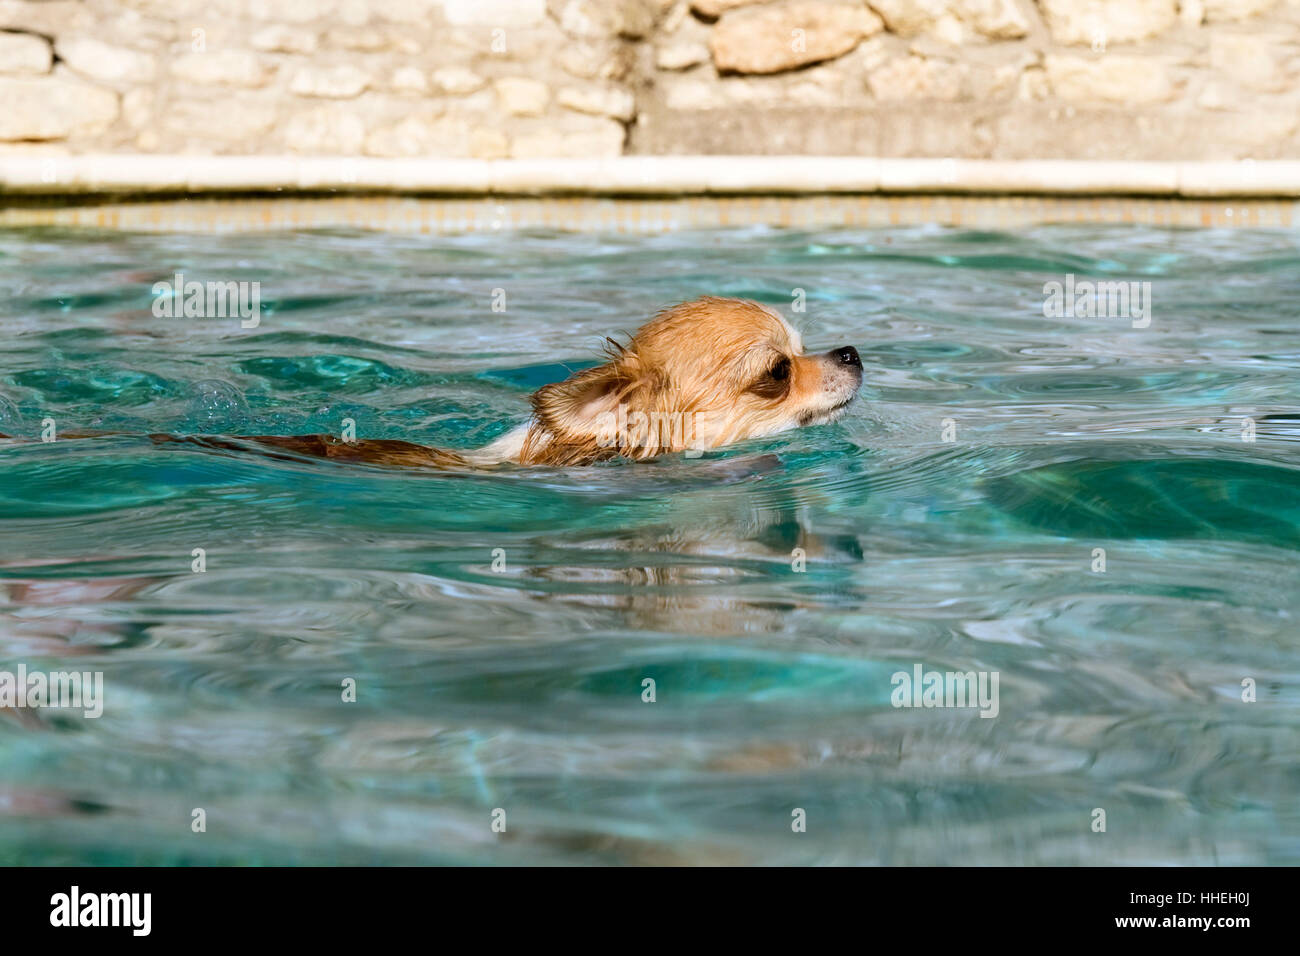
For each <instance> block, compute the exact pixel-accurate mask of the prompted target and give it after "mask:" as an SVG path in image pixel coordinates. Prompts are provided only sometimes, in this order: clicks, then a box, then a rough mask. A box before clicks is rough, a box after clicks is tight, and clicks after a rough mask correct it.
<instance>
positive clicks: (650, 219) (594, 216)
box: [0, 195, 1300, 235]
mask: <svg viewBox="0 0 1300 956" xmlns="http://www.w3.org/2000/svg"><path fill="white" fill-rule="evenodd" d="M1297 205H1298V204H1297V202H1296V201H1295V200H1246V199H1239V200H1186V199H1143V198H1130V197H1061V196H945V195H921V196H879V195H870V196H743V197H742V196H689V197H681V198H665V199H639V198H617V199H616V198H601V197H493V198H444V197H437V198H431V197H415V196H400V195H381V196H290V197H284V198H276V199H268V198H266V197H261V196H257V197H239V198H210V197H196V198H193V199H170V198H168V199H157V198H149V199H141V200H136V201H121V200H117V199H114V200H101V201H91V202H79V203H69V202H68V201H67V200H64V199H60V198H56V197H50V198H49V199H47V200H44V201H39V202H30V201H28V202H24V203H21V204H16V205H5V204H4V203H3V199H0V227H14V226H62V227H95V228H101V229H115V230H125V231H137V232H185V231H197V232H257V231H265V230H281V229H286V230H287V229H335V228H357V229H375V230H381V231H388V232H394V233H406V234H435V235H437V234H451V233H464V232H494V231H512V230H520V229H523V230H528V229H540V230H561V231H591V232H614V233H632V234H646V233H661V232H671V231H675V230H679V229H710V228H728V227H730V228H735V227H745V226H771V227H776V228H791V229H823V228H833V227H848V228H870V227H877V226H907V225H921V224H930V223H933V224H940V225H951V226H964V227H968V228H975V229H1005V228H1013V227H1018V226H1030V225H1037V224H1042V223H1140V224H1146V225H1154V226H1175V227H1213V228H1220V227H1258V228H1291V227H1293V226H1294V225H1295V224H1297V223H1298V222H1300V211H1298V210H1297Z"/></svg>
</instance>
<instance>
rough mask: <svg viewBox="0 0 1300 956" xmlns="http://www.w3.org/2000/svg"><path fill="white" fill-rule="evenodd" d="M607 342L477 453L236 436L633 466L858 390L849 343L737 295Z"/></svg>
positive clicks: (808, 418)
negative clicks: (821, 342) (811, 342)
mask: <svg viewBox="0 0 1300 956" xmlns="http://www.w3.org/2000/svg"><path fill="white" fill-rule="evenodd" d="M606 341H607V355H606V359H607V360H606V361H605V362H603V363H602V364H600V365H597V366H595V367H593V368H588V369H584V370H583V371H580V372H577V373H575V374H574V375H572V376H570V377H569V378H567V379H565V380H564V381H562V382H556V383H554V384H551V385H545V386H543V387H542V388H540V389H538V390H537V392H535V393H534V394H533V396H532V399H531V404H532V415H531V417H530V418H529V419H528V421H527V422H525V423H523V424H522V425H519V426H518V427H517V428H515V429H513V430H511V431H510V432H508V433H507V434H505V435H503V436H502V437H501V438H499V439H497V440H496V441H494V442H492V443H491V444H490V445H488V446H487V447H485V448H482V449H478V450H476V451H467V452H453V451H446V450H443V449H436V448H427V447H425V446H423V445H417V444H414V443H412V442H404V441H395V440H384V439H379V440H375V439H372V440H356V441H345V440H343V439H341V438H336V437H334V436H330V435H298V436H289V437H282V436H272V435H259V436H252V437H250V438H246V439H245V440H247V441H254V442H257V443H259V444H261V445H264V446H272V447H276V448H283V449H285V450H287V451H291V452H296V453H298V454H304V455H310V456H313V457H324V458H338V459H343V460H349V461H363V462H371V463H376V464H389V465H425V466H434V467H449V466H485V465H496V464H504V463H515V464H520V465H550V466H579V465H590V464H594V463H596V462H600V461H608V460H611V459H615V458H624V459H631V460H633V461H642V460H645V459H648V458H653V457H655V456H657V455H662V454H667V453H670V452H687V453H688V454H689V453H702V452H703V451H705V450H707V449H712V448H720V447H722V446H724V445H729V444H732V443H734V442H738V441H743V440H745V439H748V438H762V437H765V436H768V435H775V434H777V433H779V432H783V431H786V430H787V429H791V428H798V427H800V426H803V425H819V424H824V423H826V422H832V421H834V420H835V419H837V418H839V417H840V416H841V415H843V414H844V412H845V410H846V409H847V408H848V406H849V404H850V403H851V402H852V401H853V399H854V397H855V396H856V395H857V392H858V388H859V387H860V386H861V384H862V360H861V359H860V358H859V357H858V352H857V349H855V348H854V347H853V346H851V345H844V346H840V347H838V348H833V349H831V350H830V351H828V352H822V353H820V354H816V355H807V354H805V353H804V349H803V342H802V340H801V337H800V335H799V332H798V331H797V330H796V329H795V328H794V327H793V326H791V325H790V323H789V322H787V321H786V320H785V319H784V318H783V317H782V316H781V314H780V313H779V312H777V311H776V310H775V309H771V308H768V307H767V306H765V305H760V304H759V303H757V302H751V301H748V300H745V299H726V298H718V297H716V296H704V297H702V298H699V299H695V300H694V301H691V302H684V303H682V304H680V305H675V306H673V307H672V308H669V309H665V310H664V311H662V312H660V313H659V314H658V315H656V316H655V317H654V318H653V319H651V320H650V321H649V322H648V323H646V324H645V325H644V326H642V327H641V329H640V330H639V331H638V332H637V333H636V334H635V335H633V336H632V338H631V340H630V341H629V342H628V343H627V344H626V345H620V344H619V343H617V342H615V341H614V340H613V339H607V340H606ZM158 437H159V438H163V437H165V436H158ZM185 440H187V441H192V440H195V439H185ZM201 441H203V442H204V443H205V444H211V443H213V441H214V440H213V439H201Z"/></svg>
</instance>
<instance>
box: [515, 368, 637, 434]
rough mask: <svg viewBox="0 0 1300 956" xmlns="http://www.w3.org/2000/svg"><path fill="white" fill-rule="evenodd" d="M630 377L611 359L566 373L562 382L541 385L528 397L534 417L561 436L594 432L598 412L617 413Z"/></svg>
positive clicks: (602, 414)
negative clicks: (530, 397) (581, 369)
mask: <svg viewBox="0 0 1300 956" xmlns="http://www.w3.org/2000/svg"><path fill="white" fill-rule="evenodd" d="M634 387H635V385H634V380H633V379H631V378H630V377H629V376H627V375H626V374H624V373H623V371H622V370H621V369H620V368H619V367H618V366H617V365H616V363H614V362H607V363H606V364H604V365H597V366H596V367H595V368H589V369H584V370H583V371H581V372H578V373H576V374H574V375H570V376H569V377H568V378H566V379H565V380H564V381H563V382H555V383H554V384H551V385H543V386H542V387H541V388H539V389H538V390H537V391H536V392H535V393H534V394H533V397H532V404H533V412H534V413H535V414H536V415H537V420H538V421H539V422H540V423H541V424H542V425H543V426H544V427H545V428H546V429H547V431H549V432H550V433H551V434H552V435H555V436H556V437H557V438H560V439H561V440H572V439H578V438H581V437H584V436H586V435H587V434H588V433H592V434H594V432H595V427H596V425H597V423H598V422H599V421H600V420H601V419H602V416H607V415H617V414H618V406H619V404H620V402H623V401H625V400H626V399H627V394H628V392H630V391H631V390H632V389H633V388H634Z"/></svg>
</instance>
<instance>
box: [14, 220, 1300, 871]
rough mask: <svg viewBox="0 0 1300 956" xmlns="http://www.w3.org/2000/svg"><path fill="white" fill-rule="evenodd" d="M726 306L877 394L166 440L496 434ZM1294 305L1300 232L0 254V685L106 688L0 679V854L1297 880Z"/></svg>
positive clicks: (478, 430)
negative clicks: (376, 460) (207, 308)
mask: <svg viewBox="0 0 1300 956" xmlns="http://www.w3.org/2000/svg"><path fill="white" fill-rule="evenodd" d="M177 272H181V273H183V274H184V276H185V277H186V279H187V280H189V279H194V280H199V281H221V282H227V281H236V282H239V281H247V282H257V283H259V284H260V299H261V312H260V322H259V324H258V325H257V326H256V327H251V328H243V327H241V323H240V320H239V319H238V318H237V317H236V318H221V317H208V318H202V317H190V318H184V317H181V318H168V317H166V316H161V317H160V316H156V315H155V314H154V309H153V305H154V301H155V295H154V293H153V291H152V288H153V286H154V283H156V282H160V281H169V280H171V279H172V277H173V275H174V274H175V273H177ZM1067 276H1074V277H1076V278H1077V279H1078V280H1085V279H1089V280H1097V279H1103V280H1120V279H1122V280H1125V281H1129V280H1132V281H1140V282H1149V283H1150V284H1151V285H1150V305H1151V310H1150V318H1151V321H1150V323H1149V325H1147V326H1146V327H1134V322H1133V321H1130V318H1129V317H1128V316H1127V315H1118V316H1116V315H1110V316H1109V317H1090V316H1087V315H1075V316H1071V315H1062V316H1060V317H1051V318H1049V317H1045V315H1044V307H1045V298H1046V296H1045V292H1044V286H1045V283H1049V282H1053V281H1056V282H1062V283H1064V282H1065V281H1066V279H1067ZM798 290H802V291H801V292H800V291H798ZM705 292H708V293H715V294H723V295H736V296H744V297H750V298H754V299H758V300H760V301H762V302H766V303H770V304H772V305H774V306H776V307H777V308H780V309H781V310H782V311H783V312H784V313H785V314H786V315H787V316H789V317H791V318H792V319H793V320H794V321H795V322H796V324H797V325H798V326H799V327H800V328H801V329H802V330H803V335H804V340H805V342H806V343H807V345H808V346H809V348H810V349H817V350H824V349H827V348H830V347H831V346H838V345H843V344H853V345H856V347H857V348H858V350H859V352H860V353H861V355H862V359H863V363H864V365H865V368H866V384H865V387H864V389H863V393H862V400H861V401H860V402H859V403H858V404H856V405H855V406H854V408H853V409H852V411H851V413H850V414H849V415H848V416H847V417H846V418H845V419H843V420H842V421H840V422H838V423H836V424H833V425H829V426H822V427H816V428H810V429H805V430H802V431H799V432H795V433H789V434H786V435H782V436H778V437H776V438H770V439H765V440H763V441H758V442H750V443H747V444H744V445H740V446H736V447H733V448H730V449H727V450H726V451H725V452H720V453H711V454H708V455H706V456H705V457H704V458H701V459H699V460H687V459H685V458H682V457H680V456H675V457H670V458H666V459H661V460H658V461H655V462H651V463H646V464H626V463H613V464H607V465H602V466H597V467H592V468H581V469H572V470H549V469H520V468H505V469H501V470H498V471H492V472H482V473H453V472H438V471H399V470H385V469H380V468H373V467H364V466H358V465H349V464H340V463H334V462H322V461H308V460H296V459H293V458H287V459H286V458H281V459H273V458H268V457H264V456H259V455H255V454H244V453H240V452H238V451H233V450H229V449H225V450H223V449H210V448H202V447H198V446H189V445H176V444H170V445H169V444H154V443H152V442H151V441H149V440H148V438H146V437H144V436H145V435H146V434H147V433H149V432H170V433H175V434H197V433H201V434H226V435H230V434H259V433H279V434H296V433H307V432H330V433H334V434H338V433H340V431H341V429H342V428H343V427H344V424H343V422H344V419H351V420H352V421H353V422H354V423H355V427H356V433H357V435H358V437H368V438H375V437H379V438H403V439H407V440H411V441H417V442H423V443H428V444H434V445H440V446H443V447H453V448H469V447H475V446H477V445H481V444H484V443H486V442H487V441H489V440H491V439H493V438H495V437H497V436H498V435H500V434H501V433H503V432H504V431H505V430H506V429H507V428H508V427H510V426H511V425H513V424H515V423H517V422H519V421H521V420H522V419H523V417H524V415H525V413H526V410H527V407H528V406H527V396H528V394H529V393H530V391H531V390H533V389H535V388H537V387H538V386H540V385H542V384H545V383H547V382H550V381H554V380H557V379H560V378H563V377H564V376H565V375H566V374H568V372H569V371H570V370H574V369H577V368H581V367H583V366H584V365H586V364H588V363H591V362H593V361H594V358H595V355H596V354H597V352H598V350H599V347H600V344H601V341H602V339H603V337H604V336H606V335H610V334H615V335H617V334H619V333H624V332H631V331H632V330H634V329H635V328H636V327H637V326H638V325H639V324H640V323H641V322H642V321H643V320H644V319H645V318H647V317H648V316H649V315H650V314H651V313H652V312H653V311H654V310H656V309H657V308H660V307H663V306H666V305H669V304H672V303H674V302H677V301H680V300H683V299H687V298H692V297H694V296H696V295H698V294H701V293H705ZM800 303H801V304H802V305H803V311H796V310H795V308H794V306H795V305H797V304H800ZM1297 303H1300V243H1298V242H1297V237H1296V235H1295V234H1292V233H1286V232H1276V231H1249V230H1238V231H1211V230H1204V231H1194V230H1182V231H1179V230H1175V231H1165V230H1159V229H1153V228H1145V227H1142V228H1139V227H1074V226H1072V227H1042V228H1038V229H1034V230H1029V231H1024V232H1020V233H1016V234H1004V233H987V232H970V231H960V230H954V229H941V228H922V229H918V228H908V229H894V230H884V231H880V230H872V231H855V232H848V231H826V232H817V233H808V232H793V231H779V230H744V231H723V232H696V233H691V232H682V233H675V234H669V235H663V236H654V237H626V236H616V235H575V234H563V233H554V234H544V233H529V234H511V235H506V234H500V235H475V236H464V237H436V238H435V237H394V236H391V235H385V234H375V233H365V232H356V233H352V232H311V233H264V234H257V235H245V236H222V237H213V236H206V235H197V234H194V235H177V234H169V235H145V234H113V233H105V232H75V231H60V232H55V231H32V230H27V231H9V232H4V233H0V320H3V324H4V328H5V329H6V331H7V334H6V335H5V336H4V338H3V340H2V341H0V352H2V354H3V361H2V362H0V432H4V433H6V434H9V435H14V436H18V438H20V439H22V440H13V441H4V442H0V602H2V606H0V669H3V670H8V671H11V672H15V671H16V670H17V668H18V667H19V665H22V666H24V667H25V668H26V669H27V670H28V671H35V670H39V671H45V672H49V671H60V670H76V671H84V672H100V673H102V675H103V688H104V690H103V714H102V716H100V717H98V718H87V717H85V716H83V714H82V712H80V711H73V710H70V709H56V708H32V707H27V708H18V707H10V708H8V709H4V710H0V863H42V864H43V863H93V864H176V863H194V864H204V863H240V864H313V863H341V862H346V863H420V864H423V863H477V864H537V863H546V864H552V863H560V864H569V863H638V864H645V863H706V864H718V863H738V864H755V863H757V864H810V863H832V864H978V865H985V864H1107V863H1125V864H1127V863H1154V864H1292V865H1294V864H1296V863H1300V801H1298V800H1297V793H1298V792H1300V633H1298V632H1297V617H1298V616H1300V588H1297V570H1298V569H1300V562H1298V561H1297V550H1298V549H1300V444H1297V442H1300V420H1298V416H1300V392H1298V391H1297V371H1298V369H1300V322H1297V316H1298V315H1300V305H1298V304H1297ZM1049 311H1050V310H1049ZM1138 324H1139V325H1141V323H1140V322H1139V323H1138ZM51 425H52V427H53V428H54V430H55V432H54V434H55V436H56V437H57V436H59V435H61V434H63V433H73V432H76V431H78V430H83V429H85V430H101V431H106V432H112V433H115V434H112V435H108V436H106V437H102V438H95V439H87V440H76V439H70V438H67V437H62V438H58V440H55V441H52V442H42V441H40V440H39V438H40V436H41V434H42V432H43V431H48V429H49V427H51ZM1250 438H1253V440H1248V439H1250ZM195 549H202V550H201V552H200V554H199V555H196V554H195ZM200 557H201V563H202V567H203V568H204V569H203V570H195V567H196V566H197V565H199V564H200ZM917 667H919V668H921V671H922V673H925V672H929V671H938V672H942V673H946V672H954V673H966V672H973V673H976V674H979V675H984V676H985V677H989V676H990V675H996V678H997V681H998V683H997V687H998V693H997V707H996V716H989V717H985V716H981V711H980V710H978V709H974V708H972V707H970V706H964V707H963V706H951V707H926V706H920V707H905V706H895V703H898V702H899V701H900V698H899V696H898V695H897V694H896V693H895V691H896V686H897V683H896V678H895V675H897V674H900V673H902V674H907V675H912V674H914V673H915V669H916V668H917ZM647 681H650V682H653V683H647ZM350 687H354V688H355V700H345V699H344V698H345V696H349V697H350V696H351V694H350V693H349V692H348V690H347V688H350ZM651 692H653V693H651ZM650 696H653V700H648V699H647V698H648V697H650ZM1243 698H1253V699H1243ZM902 702H908V701H907V700H906V699H903V701H902ZM913 702H914V701H913ZM950 702H951V701H950ZM197 810H202V811H203V813H202V814H196V811H197ZM1098 811H1102V813H1101V814H1099V813H1098ZM196 821H201V823H202V825H203V826H202V828H201V832H196V828H198V827H199V822H196ZM1103 823H1104V830H1102V829H1101V826H1102V824H1103ZM494 824H495V827H494Z"/></svg>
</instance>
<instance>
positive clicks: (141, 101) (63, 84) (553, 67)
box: [0, 0, 1300, 159]
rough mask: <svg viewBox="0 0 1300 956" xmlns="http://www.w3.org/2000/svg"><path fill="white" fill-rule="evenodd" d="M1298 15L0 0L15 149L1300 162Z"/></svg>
mask: <svg viewBox="0 0 1300 956" xmlns="http://www.w3.org/2000/svg"><path fill="white" fill-rule="evenodd" d="M1298 72H1300V0H689V2H688V0H0V152H9V153H13V152H20V151H21V152H47V151H49V152H72V153H85V152H145V153H203V154H271V153H300V154H315V155H366V156H402V157H413V156H448V157H478V158H506V157H524V158H533V157H552V156H582V157H599V156H614V155H619V154H622V153H640V154H655V153H777V154H779V153H810V154H831V155H875V156H955V157H989V158H1003V159H1016V158H1030V157H1042V158H1057V157H1065V158H1085V159H1086V158H1098V159H1101V158H1105V159H1234V158H1246V157H1253V158H1260V159H1265V158H1279V157H1287V158H1294V157H1300V83H1298V82H1297V73H1298Z"/></svg>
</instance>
